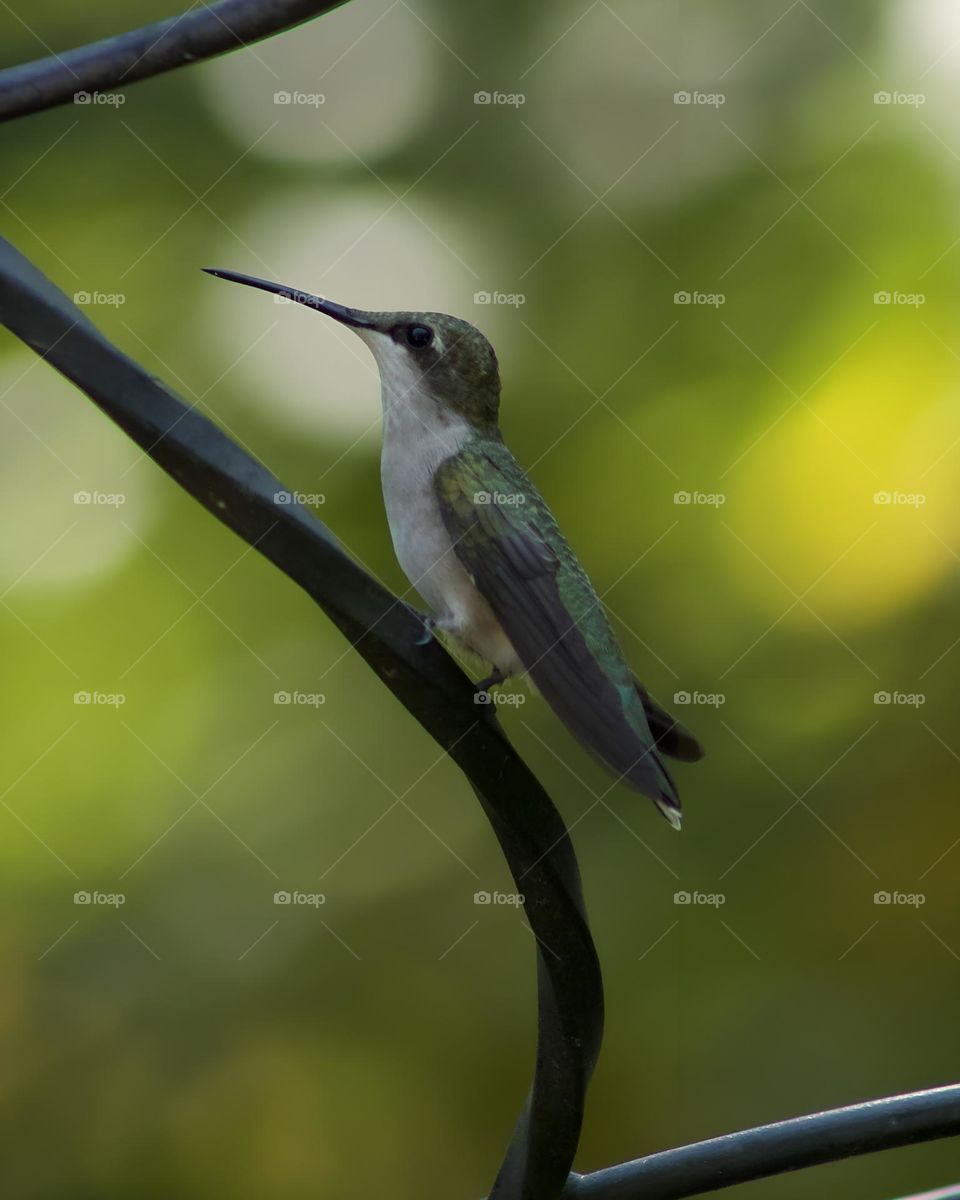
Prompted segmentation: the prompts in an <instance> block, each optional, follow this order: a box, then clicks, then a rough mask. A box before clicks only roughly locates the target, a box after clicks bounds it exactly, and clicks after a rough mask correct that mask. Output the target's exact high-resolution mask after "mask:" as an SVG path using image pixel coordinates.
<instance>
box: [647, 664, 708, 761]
mask: <svg viewBox="0 0 960 1200" xmlns="http://www.w3.org/2000/svg"><path fill="white" fill-rule="evenodd" d="M636 687H637V693H638V694H639V696H640V699H641V700H642V701H643V710H644V712H645V714H646V717H647V724H648V725H649V726H650V732H651V733H652V734H653V738H654V741H655V742H656V746H657V749H658V750H659V751H660V753H661V754H666V755H667V756H668V757H670V758H676V759H679V760H680V761H681V762H698V761H699V760H700V759H701V758H703V755H704V749H703V747H702V746H701V745H700V743H699V742H698V741H697V739H696V738H695V737H694V736H693V734H692V733H691V732H690V730H689V729H687V728H686V726H685V725H681V723H680V722H679V721H678V720H677V719H676V717H673V716H671V714H670V713H668V712H667V710H666V709H665V708H664V707H663V706H662V705H660V704H658V703H657V701H656V700H654V698H653V697H652V696H651V695H650V693H649V692H648V691H647V689H646V688H645V687H644V686H643V684H642V683H639V682H637V685H636Z"/></svg>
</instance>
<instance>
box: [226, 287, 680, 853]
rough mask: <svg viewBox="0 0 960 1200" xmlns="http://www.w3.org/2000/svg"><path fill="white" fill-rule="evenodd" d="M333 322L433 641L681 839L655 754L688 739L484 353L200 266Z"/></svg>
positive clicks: (457, 339)
mask: <svg viewBox="0 0 960 1200" xmlns="http://www.w3.org/2000/svg"><path fill="white" fill-rule="evenodd" d="M204 270H205V271H206V272H207V273H208V274H210V275H214V276H216V277H217V278H219V279H226V280H229V281H231V282H233V283H242V284H245V285H247V286H249V287H254V288H260V289H261V290H263V291H265V292H272V293H274V294H275V295H278V296H282V297H284V298H286V299H288V300H293V301H296V302H297V303H299V304H304V305H306V306H307V307H308V308H312V309H315V310H316V311H317V312H321V313H324V314H326V316H328V317H332V318H333V319H334V320H335V321H339V322H340V324H342V325H345V326H346V327H347V328H349V329H352V330H353V331H354V333H356V334H357V335H358V336H359V337H360V339H361V340H362V341H363V342H364V343H366V345H367V346H368V347H369V349H370V350H371V351H372V353H373V356H374V358H375V360H376V362H377V366H378V368H379V371H380V382H381V392H382V396H381V398H382V402H383V448H382V452H381V462H380V468H381V470H380V473H381V481H382V485H383V498H384V503H385V507H386V512H387V520H388V522H389V525H390V534H391V538H392V540H393V547H394V550H395V552H396V556H397V559H398V561H399V563H400V566H401V567H402V568H403V571H404V573H405V574H406V576H407V578H408V579H409V581H410V583H411V585H412V586H413V587H414V588H415V589H416V590H417V591H418V592H419V593H420V595H421V596H422V597H423V599H424V600H425V601H426V602H427V604H428V605H429V606H430V614H429V615H428V616H427V617H426V618H424V623H425V633H424V637H423V638H422V639H421V641H428V640H429V639H430V638H431V637H432V636H433V635H434V633H441V634H444V635H447V636H449V637H451V638H452V639H453V641H454V642H455V643H456V644H458V645H459V646H460V647H461V648H462V649H464V650H466V651H468V652H470V653H472V654H473V655H475V656H476V657H479V658H480V659H481V660H483V661H484V662H486V663H489V664H490V666H491V667H492V672H491V674H490V675H489V676H488V677H487V678H486V679H484V680H482V681H481V682H480V683H479V684H477V685H476V687H477V698H478V700H480V701H482V702H489V698H490V697H489V689H490V688H491V687H494V686H496V685H497V684H500V683H503V682H504V681H506V680H507V679H509V678H510V677H511V676H515V675H521V674H522V675H526V676H527V677H529V678H530V679H531V680H532V681H533V683H534V685H535V687H536V689H537V690H538V691H539V692H540V694H541V695H542V696H543V697H544V699H545V700H546V701H547V703H548V704H549V705H550V707H551V708H552V709H553V711H554V712H555V713H556V715H557V716H558V717H559V718H560V720H561V721H562V722H563V723H564V724H565V725H566V727H567V728H568V730H569V731H570V732H571V733H572V734H573V736H574V737H575V738H576V739H577V740H578V741H579V742H580V743H581V744H582V745H583V746H584V747H585V748H586V749H587V750H588V751H590V753H591V754H592V755H593V756H594V757H595V758H597V759H599V761H600V762H601V763H602V764H603V765H604V766H605V767H606V768H607V769H608V770H609V771H610V772H612V773H613V775H615V776H616V777H617V779H618V781H620V782H622V783H624V784H625V785H626V786H627V787H629V788H632V789H633V790H634V791H637V792H640V793H641V794H642V795H645V796H647V797H649V798H650V799H651V800H653V802H654V804H655V805H656V806H657V808H658V809H659V810H660V812H661V813H662V814H663V815H664V816H665V817H666V818H667V820H668V821H669V822H670V824H671V825H672V826H673V827H674V828H675V829H679V828H680V814H681V808H680V799H679V796H678V794H677V788H676V785H675V783H674V781H673V779H672V777H671V775H670V772H669V770H668V769H667V767H666V765H665V763H664V761H663V760H664V757H665V756H666V757H670V758H675V759H679V760H682V761H685V762H695V761H696V760H697V759H699V758H701V757H702V756H703V750H702V748H701V746H700V743H699V742H698V741H697V739H696V738H695V737H694V736H693V734H692V733H690V732H689V731H688V730H687V729H686V728H685V727H684V726H683V725H681V724H680V722H678V721H677V720H676V719H675V718H674V717H673V716H671V714H670V713H669V712H667V711H666V709H664V708H663V707H661V705H660V704H658V703H657V701H656V700H655V699H654V698H653V697H652V696H651V695H650V693H649V692H648V691H647V689H646V688H645V687H644V686H643V684H641V683H640V681H639V680H638V679H637V678H636V676H635V675H634V673H633V671H632V670H631V669H630V666H629V665H628V663H627V659H626V657H625V655H624V653H623V651H622V649H621V648H620V646H619V644H618V642H617V639H616V637H615V636H614V633H613V630H612V628H611V626H610V622H609V620H608V619H607V615H606V613H605V611H604V608H603V605H602V603H601V601H600V597H599V596H598V595H597V592H596V589H595V588H594V586H593V584H592V583H591V582H590V580H589V578H588V576H587V573H586V571H585V570H584V569H583V567H582V566H581V565H580V561H579V559H578V558H577V556H576V555H575V554H574V552H573V550H572V549H571V548H570V546H569V545H568V543H567V541H566V539H565V538H564V536H563V534H562V533H561V531H560V527H559V526H558V524H557V521H556V519H555V518H554V516H553V513H552V512H551V511H550V509H549V508H548V506H547V503H546V501H545V500H544V499H543V497H542V496H541V495H540V492H539V491H538V490H537V488H536V487H535V486H534V484H533V483H532V482H531V480H530V478H529V477H528V475H527V474H526V472H525V471H524V469H523V467H521V465H520V464H519V463H518V462H517V460H516V459H515V458H514V456H513V455H512V454H511V452H510V451H509V449H508V448H507V446H506V444H505V442H504V440H503V436H502V435H501V432H500V426H499V423H498V419H499V409H500V371H499V366H498V363H497V356H496V354H495V353H494V350H493V347H492V346H491V345H490V343H489V341H487V339H486V338H485V337H484V336H483V334H482V333H481V332H480V331H479V330H478V329H476V328H475V327H474V326H473V325H471V324H469V323H468V322H467V321H464V320H461V319H460V318H458V317H452V316H447V315H445V314H443V313H435V312H366V311H363V310H362V309H356V308H347V307H345V306H344V305H342V304H337V303H335V302H334V301H332V300H328V299H326V298H325V297H323V296H316V295H312V294H311V293H309V292H301V291H298V290H297V289H295V288H292V287H287V286H285V285H282V284H278V283H273V282H271V281H270V280H267V279H258V278H256V277H255V276H252V275H241V274H238V273H237V272H235V271H225V270H219V269H215V268H212V267H205V268H204Z"/></svg>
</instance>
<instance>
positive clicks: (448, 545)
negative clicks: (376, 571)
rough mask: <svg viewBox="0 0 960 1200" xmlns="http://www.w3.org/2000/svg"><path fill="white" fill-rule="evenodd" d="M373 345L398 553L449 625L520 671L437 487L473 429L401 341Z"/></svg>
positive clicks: (383, 461) (386, 489)
mask: <svg viewBox="0 0 960 1200" xmlns="http://www.w3.org/2000/svg"><path fill="white" fill-rule="evenodd" d="M381 336H382V335H381ZM384 340H386V339H384ZM370 341H371V343H373V338H371V339H370ZM380 341H381V338H380V337H378V338H377V343H379V342H380ZM371 348H372V349H373V350H374V353H375V354H376V357H377V361H378V363H379V366H380V375H381V380H382V384H383V451H382V454H381V458H380V477H381V481H382V484H383V499H384V503H385V505H386V510H387V520H388V521H389V524H390V534H391V537H392V539H393V548H394V550H395V551H396V555H397V560H398V561H399V563H400V566H401V567H402V568H403V571H404V574H405V575H406V576H407V578H408V579H409V580H410V583H411V584H412V585H413V587H414V588H416V590H417V591H418V592H419V593H420V595H421V596H422V597H423V598H424V600H425V601H426V602H427V604H428V605H429V606H430V608H431V609H432V611H433V616H434V617H435V619H436V621H437V624H438V625H439V627H440V628H441V629H443V630H445V631H447V632H449V633H452V634H454V635H455V636H457V637H458V638H459V639H460V640H461V641H462V642H463V643H464V644H465V645H466V647H467V648H468V649H471V650H473V651H474V652H475V653H477V654H479V655H480V656H481V657H482V658H484V659H485V660H486V661H487V662H491V663H493V664H495V665H496V666H497V667H500V668H501V670H503V671H504V673H505V674H513V673H515V672H516V671H517V670H518V669H519V660H518V659H517V656H516V654H515V653H514V651H513V648H512V646H511V645H510V642H509V640H508V639H507V637H506V635H505V634H504V632H503V630H502V629H501V627H500V624H499V622H498V621H497V619H496V617H495V616H494V614H493V611H492V610H491V608H490V606H489V605H488V604H487V602H486V601H485V600H484V599H483V597H482V596H481V595H480V593H479V592H478V591H477V589H476V587H475V586H474V584H473V581H472V580H471V578H470V576H469V575H468V574H467V572H466V570H465V569H464V568H463V566H462V565H461V563H460V560H459V559H458V558H457V556H456V553H455V551H454V548H453V541H452V539H451V537H450V534H449V533H448V532H447V529H446V526H445V525H444V522H443V517H442V515H441V513H440V505H439V501H438V500H437V495H436V492H435V490H434V483H433V480H434V475H435V473H436V470H437V468H438V467H439V465H440V464H441V463H442V462H443V461H444V460H445V459H447V458H449V457H450V456H451V455H454V454H457V453H458V452H459V451H460V449H461V448H462V447H463V445H464V442H465V441H466V440H467V439H468V438H469V437H470V435H471V428H470V426H469V425H468V424H467V422H466V421H465V420H464V419H463V418H462V417H460V416H459V415H458V414H456V413H454V412H451V410H450V409H448V408H445V407H444V406H443V405H440V404H438V403H437V401H435V400H434V399H433V398H432V397H431V396H430V395H429V394H427V393H426V391H425V389H423V388H422V386H420V379H419V377H417V376H415V375H413V374H412V372H411V369H410V364H409V359H408V356H407V355H406V353H405V352H404V351H403V350H402V349H401V348H400V347H395V348H394V349H393V350H391V348H390V347H388V346H384V345H382V344H372V345H371Z"/></svg>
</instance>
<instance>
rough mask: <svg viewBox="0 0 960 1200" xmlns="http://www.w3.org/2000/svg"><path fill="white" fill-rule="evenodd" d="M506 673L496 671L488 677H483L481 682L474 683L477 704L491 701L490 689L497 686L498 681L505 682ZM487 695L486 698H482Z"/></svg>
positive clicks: (474, 695) (474, 696)
mask: <svg viewBox="0 0 960 1200" xmlns="http://www.w3.org/2000/svg"><path fill="white" fill-rule="evenodd" d="M505 679H506V675H504V673H503V672H502V671H494V672H493V674H492V675H488V676H487V677H486V679H481V680H480V682H479V683H477V684H475V685H474V688H473V698H474V700H475V701H476V703H477V704H489V703H490V689H491V688H492V687H496V686H497V684H498V683H503V681H504V680H505ZM481 697H486V699H481Z"/></svg>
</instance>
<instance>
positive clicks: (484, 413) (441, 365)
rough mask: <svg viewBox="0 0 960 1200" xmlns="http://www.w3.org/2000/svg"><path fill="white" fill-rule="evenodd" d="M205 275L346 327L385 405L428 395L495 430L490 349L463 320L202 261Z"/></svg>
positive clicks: (495, 380) (496, 376) (495, 384)
mask: <svg viewBox="0 0 960 1200" xmlns="http://www.w3.org/2000/svg"><path fill="white" fill-rule="evenodd" d="M204 270H206V271H207V273H208V274H209V275H215V276H216V277H217V278H218V279H228V280H230V281H231V282H233V283H243V284H246V285H247V286H248V287H255V288H260V289H262V290H263V291H265V292H273V293H274V294H275V295H278V296H285V297H286V298H287V299H288V300H294V301H296V302H297V303H298V304H304V305H306V306H307V307H308V308H313V309H316V311H317V312H321V313H325V314H326V315H327V316H328V317H333V319H334V320H335V321H339V322H340V324H341V325H346V326H347V327H348V328H350V329H352V330H353V331H354V333H356V334H357V335H358V336H359V337H360V338H361V339H362V340H363V341H364V342H366V344H367V345H368V346H369V347H370V349H371V351H372V352H373V356H374V358H375V359H376V360H377V366H378V367H379V368H380V380H381V384H382V388H383V401H384V406H385V407H386V408H389V407H390V406H391V405H394V404H404V403H408V404H415V403H421V402H423V401H426V402H428V403H433V404H436V405H437V406H439V408H441V409H446V410H448V411H449V412H450V413H452V414H455V415H456V416H458V417H461V418H462V419H463V420H465V421H466V422H468V423H469V424H470V425H473V426H476V427H477V428H478V429H495V428H496V424H497V413H498V411H499V407H500V372H499V368H498V366H497V356H496V354H495V353H494V350H493V347H492V346H491V345H490V343H489V342H488V341H487V339H486V338H485V337H484V336H483V334H482V333H481V332H480V330H479V329H476V328H475V327H474V326H473V325H471V324H470V323H469V322H468V321H462V320H461V319H460V318H459V317H451V316H447V315H446V314H445V313H432V312H431V313H422V312H364V311H363V310H362V309H358V308H346V307H345V306H344V305H342V304H337V303H335V302H334V301H333V300H327V299H326V298H325V297H323V296H314V295H312V294H310V293H309V292H300V291H297V290H296V289H295V288H291V287H286V286H284V285H283V284H278V283H272V282H271V281H270V280H267V279H257V278H256V277H254V276H252V275H239V274H237V273H236V272H235V271H221V270H217V269H214V268H212V267H205V268H204Z"/></svg>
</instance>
